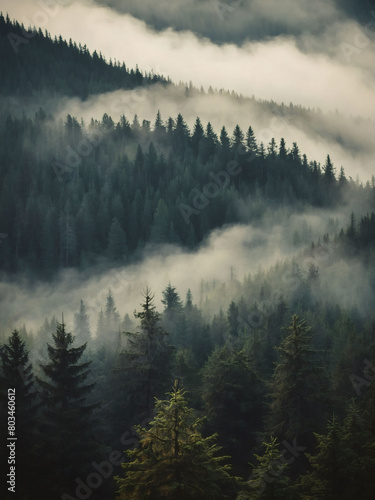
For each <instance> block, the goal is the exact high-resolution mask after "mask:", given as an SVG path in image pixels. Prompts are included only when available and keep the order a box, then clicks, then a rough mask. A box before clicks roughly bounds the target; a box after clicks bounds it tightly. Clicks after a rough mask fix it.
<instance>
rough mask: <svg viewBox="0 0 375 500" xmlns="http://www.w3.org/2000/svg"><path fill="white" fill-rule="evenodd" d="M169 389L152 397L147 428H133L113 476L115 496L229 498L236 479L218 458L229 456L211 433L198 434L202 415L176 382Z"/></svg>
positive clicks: (156, 498) (127, 497) (236, 486)
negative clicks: (135, 438) (134, 441)
mask: <svg viewBox="0 0 375 500" xmlns="http://www.w3.org/2000/svg"><path fill="white" fill-rule="evenodd" d="M168 395H169V400H156V405H155V417H154V419H153V420H152V421H151V422H150V424H149V428H148V429H146V428H142V427H138V429H137V430H138V435H139V438H140V441H139V444H138V447H137V448H136V449H134V450H128V452H127V455H128V461H127V462H125V463H124V464H123V465H122V466H123V469H124V471H125V477H124V478H121V477H116V481H117V484H118V487H119V490H118V497H117V498H118V500H121V499H124V500H125V499H126V500H131V499H134V500H135V499H136V500H142V499H144V500H146V499H150V498H152V499H155V500H158V499H171V500H172V499H176V498H180V499H182V500H188V499H194V498H199V499H203V498H204V499H207V500H210V499H212V500H214V499H225V498H232V497H233V496H232V495H233V493H235V492H236V490H237V491H238V489H239V486H240V481H239V479H238V478H234V477H232V476H230V474H229V470H230V466H229V465H222V464H221V462H223V461H224V460H226V459H227V458H228V457H222V456H217V454H218V452H219V451H220V448H219V447H218V446H217V445H216V444H215V440H216V436H215V435H213V436H209V437H207V438H203V437H202V434H201V433H200V430H199V429H200V427H201V426H202V423H203V419H196V418H195V417H194V413H193V410H192V409H191V408H189V407H188V404H187V401H186V399H185V391H183V390H181V389H179V388H178V384H177V382H175V384H174V387H173V391H172V392H171V393H168Z"/></svg>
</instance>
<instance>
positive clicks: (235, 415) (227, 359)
mask: <svg viewBox="0 0 375 500" xmlns="http://www.w3.org/2000/svg"><path fill="white" fill-rule="evenodd" d="M202 376H203V383H202V399H203V402H204V405H205V410H206V414H207V416H208V419H209V423H210V429H211V430H212V429H215V431H216V432H218V434H219V440H220V443H221V444H222V445H223V446H224V448H225V451H226V452H227V453H229V454H230V455H231V456H232V457H233V458H234V461H235V463H236V464H237V465H238V464H241V463H242V464H243V463H244V462H245V461H246V457H248V456H249V455H250V452H251V449H252V448H253V447H254V446H255V444H256V431H255V430H256V429H259V428H260V427H261V425H262V421H263V418H264V415H265V402H264V396H265V384H264V382H263V381H262V380H261V379H260V378H259V377H258V375H257V374H256V373H255V372H254V370H253V368H252V366H251V363H250V361H249V358H248V356H247V355H246V353H245V352H244V351H236V350H235V349H233V348H231V347H228V346H224V347H217V348H216V349H215V350H214V352H213V353H212V354H211V356H210V357H209V359H208V361H207V363H206V364H205V366H204V369H203V371H202Z"/></svg>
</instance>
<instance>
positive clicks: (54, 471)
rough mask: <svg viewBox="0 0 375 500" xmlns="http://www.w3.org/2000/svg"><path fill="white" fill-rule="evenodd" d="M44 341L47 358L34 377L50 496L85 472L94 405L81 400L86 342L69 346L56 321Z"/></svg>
mask: <svg viewBox="0 0 375 500" xmlns="http://www.w3.org/2000/svg"><path fill="white" fill-rule="evenodd" d="M52 338H53V345H50V344H48V345H47V348H48V356H49V362H48V363H46V364H43V365H41V370H42V373H43V375H44V377H43V379H42V378H37V381H38V384H39V386H40V390H41V397H42V401H43V405H44V409H43V417H42V420H41V424H42V427H43V434H44V436H43V439H42V442H41V456H42V457H43V458H42V462H43V467H44V471H43V472H44V474H43V477H44V479H45V483H44V488H45V490H46V492H48V494H49V495H51V498H52V496H53V495H55V496H56V495H62V494H63V493H65V492H68V491H70V490H72V488H73V487H74V479H75V478H76V477H77V476H79V475H83V474H84V473H85V467H88V466H89V464H90V458H91V456H92V453H93V452H94V450H96V447H95V438H94V429H93V427H92V421H91V412H92V410H93V409H94V408H95V407H96V406H97V405H89V404H86V403H85V400H86V396H87V395H88V394H89V393H90V391H91V390H92V389H93V386H94V384H85V381H86V379H87V377H88V375H89V366H90V363H91V362H86V363H81V364H79V361H80V359H81V357H82V355H83V353H84V351H85V349H86V344H83V345H81V346H80V347H73V346H72V344H73V342H74V337H73V335H72V334H71V333H67V332H66V331H65V324H64V323H58V324H57V328H56V333H54V334H52Z"/></svg>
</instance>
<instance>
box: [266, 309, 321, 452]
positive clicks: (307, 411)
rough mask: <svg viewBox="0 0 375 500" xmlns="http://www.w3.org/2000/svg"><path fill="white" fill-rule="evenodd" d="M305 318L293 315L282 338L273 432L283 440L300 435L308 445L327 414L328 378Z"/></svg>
mask: <svg viewBox="0 0 375 500" xmlns="http://www.w3.org/2000/svg"><path fill="white" fill-rule="evenodd" d="M309 330H310V328H308V327H307V326H306V324H305V321H301V320H300V319H299V318H298V316H296V315H294V316H293V317H292V321H291V323H290V326H288V327H287V328H286V331H287V332H288V335H287V337H286V338H285V340H283V341H282V342H281V345H280V347H278V348H277V349H278V351H279V360H278V361H277V363H276V366H275V370H274V375H273V380H272V384H271V390H272V401H271V405H270V410H271V419H270V432H271V434H273V435H274V436H277V437H278V438H279V439H280V440H283V439H289V440H291V439H297V441H299V442H301V443H303V446H308V444H309V443H311V442H312V433H313V430H314V429H316V428H317V427H319V425H321V423H322V418H324V413H323V410H324V408H325V403H326V402H325V399H326V398H327V395H328V381H327V380H326V377H325V374H324V371H323V369H322V368H321V367H320V366H319V365H318V363H317V360H316V353H315V352H314V350H313V349H312V348H311V337H310V335H309V333H308V332H309Z"/></svg>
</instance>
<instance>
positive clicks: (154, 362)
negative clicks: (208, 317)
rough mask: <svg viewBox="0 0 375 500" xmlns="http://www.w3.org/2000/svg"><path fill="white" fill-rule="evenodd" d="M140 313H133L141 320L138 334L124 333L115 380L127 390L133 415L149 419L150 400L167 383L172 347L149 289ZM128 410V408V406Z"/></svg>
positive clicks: (161, 390)
mask: <svg viewBox="0 0 375 500" xmlns="http://www.w3.org/2000/svg"><path fill="white" fill-rule="evenodd" d="M143 297H144V302H143V304H142V311H140V312H137V313H135V317H136V318H137V319H139V320H140V331H139V332H135V333H133V332H124V333H125V336H126V346H125V348H124V349H123V350H122V351H121V352H119V355H118V360H117V366H116V371H117V379H118V381H119V383H120V384H121V385H122V383H121V382H122V381H121V379H123V383H124V384H125V385H126V387H127V392H128V394H129V398H130V401H131V412H132V415H133V416H134V415H138V417H139V418H145V417H146V418H149V417H150V416H151V412H152V408H153V401H154V398H155V397H160V396H161V395H162V394H163V393H164V391H165V389H166V387H167V386H168V384H169V383H170V371H171V362H172V347H171V346H170V345H169V344H168V343H167V336H168V333H167V332H166V331H165V330H163V328H162V327H161V326H160V324H159V323H160V314H159V313H158V312H156V311H155V306H154V303H153V300H154V296H153V295H152V294H151V291H150V290H149V288H146V290H145V292H144V294H143ZM129 408H130V407H129Z"/></svg>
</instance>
